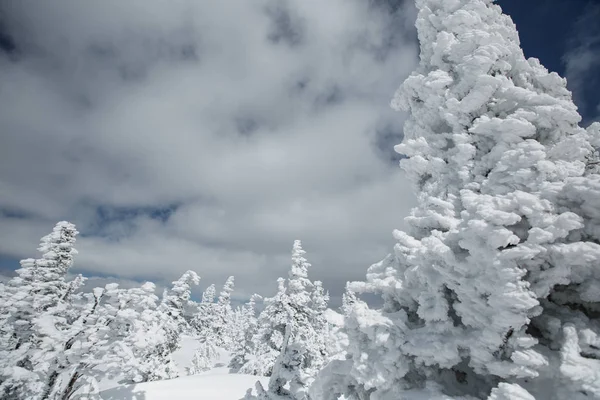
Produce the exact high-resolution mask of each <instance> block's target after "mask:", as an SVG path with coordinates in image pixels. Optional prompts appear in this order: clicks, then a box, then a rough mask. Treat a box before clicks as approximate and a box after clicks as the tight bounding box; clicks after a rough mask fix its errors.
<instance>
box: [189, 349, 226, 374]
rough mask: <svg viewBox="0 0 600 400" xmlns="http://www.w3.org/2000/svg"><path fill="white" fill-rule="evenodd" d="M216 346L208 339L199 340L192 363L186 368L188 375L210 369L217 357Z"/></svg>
mask: <svg viewBox="0 0 600 400" xmlns="http://www.w3.org/2000/svg"><path fill="white" fill-rule="evenodd" d="M218 357H219V353H218V351H217V348H216V347H215V346H214V345H213V343H211V342H210V341H205V342H201V343H200V344H199V346H198V348H197V349H196V351H195V352H194V358H193V359H192V365H191V366H190V367H189V368H188V369H187V372H188V375H196V374H199V373H201V372H204V371H208V370H209V369H211V368H212V367H213V366H214V364H215V361H216V360H217V359H218Z"/></svg>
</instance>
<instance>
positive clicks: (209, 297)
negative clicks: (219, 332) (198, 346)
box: [191, 284, 216, 340]
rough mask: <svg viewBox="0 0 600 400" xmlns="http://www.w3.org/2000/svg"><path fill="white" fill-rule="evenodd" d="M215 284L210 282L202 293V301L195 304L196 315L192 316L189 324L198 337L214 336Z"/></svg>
mask: <svg viewBox="0 0 600 400" xmlns="http://www.w3.org/2000/svg"><path fill="white" fill-rule="evenodd" d="M215 295H216V289H215V285H214V284H212V285H210V286H209V287H207V288H206V290H204V292H203V293H202V301H201V302H200V303H199V304H198V306H197V311H196V315H194V317H193V318H192V321H191V325H192V328H193V329H194V332H195V333H196V334H197V335H198V337H199V338H200V339H201V340H203V338H206V337H208V336H210V337H212V336H214V331H213V324H214V322H213V321H214V319H215V308H216V304H215Z"/></svg>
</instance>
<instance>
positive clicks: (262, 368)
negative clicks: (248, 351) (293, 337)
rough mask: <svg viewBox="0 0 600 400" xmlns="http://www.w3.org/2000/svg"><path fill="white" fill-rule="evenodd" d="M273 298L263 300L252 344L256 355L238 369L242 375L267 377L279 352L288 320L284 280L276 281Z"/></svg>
mask: <svg viewBox="0 0 600 400" xmlns="http://www.w3.org/2000/svg"><path fill="white" fill-rule="evenodd" d="M277 287H278V289H277V293H276V294H275V296H273V297H270V298H265V300H264V304H265V308H264V309H263V310H262V311H261V313H260V314H259V316H258V321H257V328H256V334H255V335H254V339H253V342H254V343H255V346H256V355H255V357H253V358H251V359H250V361H248V362H247V363H246V364H244V365H243V366H242V367H241V368H240V373H242V374H252V375H262V376H269V375H270V374H271V371H272V369H273V365H274V364H275V360H276V359H277V357H278V356H279V353H280V352H281V346H282V344H283V338H284V334H285V326H286V324H287V321H288V319H289V310H288V305H287V298H286V297H287V295H286V293H285V289H286V288H285V279H284V278H279V279H278V280H277Z"/></svg>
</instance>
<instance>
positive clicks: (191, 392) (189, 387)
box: [101, 337, 269, 400]
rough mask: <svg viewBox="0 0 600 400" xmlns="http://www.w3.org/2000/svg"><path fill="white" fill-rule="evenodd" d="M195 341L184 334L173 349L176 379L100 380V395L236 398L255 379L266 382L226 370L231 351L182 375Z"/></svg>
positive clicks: (135, 399) (156, 399) (119, 399)
mask: <svg viewBox="0 0 600 400" xmlns="http://www.w3.org/2000/svg"><path fill="white" fill-rule="evenodd" d="M197 347H198V342H197V341H196V340H195V339H194V338H192V337H184V338H183V340H182V343H181V349H179V350H178V351H176V352H175V353H173V359H174V360H175V362H176V363H177V365H178V366H179V369H180V375H181V376H180V377H179V378H177V379H171V380H165V381H158V382H146V383H140V384H137V385H127V386H116V385H117V384H115V383H114V382H108V381H106V382H102V385H101V387H102V389H104V391H102V393H101V395H102V398H103V399H105V400H188V399H190V400H192V399H193V400H239V399H241V398H243V397H244V395H245V394H246V390H248V389H249V388H254V385H255V383H256V381H257V380H260V381H262V382H263V385H266V384H267V382H268V380H269V378H263V377H258V376H254V375H241V374H230V373H229V369H228V368H227V364H228V363H229V359H230V357H231V355H230V354H229V353H228V352H226V351H224V350H220V351H219V358H218V359H217V360H216V361H215V366H214V368H213V369H211V370H210V371H207V372H204V373H202V374H198V375H193V376H186V368H187V367H188V366H189V365H190V364H191V362H192V358H193V357H194V352H195V350H196V348H197Z"/></svg>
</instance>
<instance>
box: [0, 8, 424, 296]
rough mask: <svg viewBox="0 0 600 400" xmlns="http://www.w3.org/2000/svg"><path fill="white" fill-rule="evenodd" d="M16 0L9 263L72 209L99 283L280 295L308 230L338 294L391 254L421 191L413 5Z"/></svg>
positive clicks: (6, 77)
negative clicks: (189, 276) (229, 280)
mask: <svg viewBox="0 0 600 400" xmlns="http://www.w3.org/2000/svg"><path fill="white" fill-rule="evenodd" d="M4 4H5V5H4V6H1V7H4V9H3V10H2V11H3V13H0V14H3V15H5V16H6V18H5V21H4V22H3V26H4V29H5V30H6V32H7V33H4V36H2V37H4V38H5V39H2V40H4V42H6V43H8V41H10V43H12V46H13V47H12V48H11V49H10V51H9V49H8V47H7V46H4V47H3V48H4V49H5V51H4V53H3V54H4V55H3V56H0V73H1V74H2V76H3V83H2V86H1V87H0V103H1V104H3V107H2V108H1V109H0V132H2V146H0V193H2V196H0V210H3V211H4V212H3V213H0V233H1V234H2V237H3V238H5V239H4V240H3V241H2V242H1V243H0V254H4V255H6V256H11V257H28V256H33V252H32V250H33V249H35V247H36V244H37V241H38V239H39V237H40V236H42V235H44V234H46V233H48V232H49V231H50V229H51V227H52V225H53V223H54V222H55V221H57V220H59V219H68V220H71V221H72V222H74V223H76V224H77V226H78V229H79V230H80V231H81V232H82V236H81V237H80V239H79V241H78V249H79V251H80V254H79V255H78V258H77V267H78V269H79V270H80V271H83V272H84V273H86V274H88V275H95V274H96V275H100V276H106V275H116V276H118V277H120V278H122V279H124V280H129V279H140V280H141V279H153V280H156V281H157V283H159V284H161V283H162V284H164V283H165V282H169V281H171V280H173V279H175V278H176V277H177V275H178V274H180V273H181V272H183V271H185V270H187V269H194V270H196V271H197V272H198V273H199V274H200V275H201V276H202V278H203V284H206V285H207V284H209V283H212V282H215V283H217V284H221V283H222V282H223V281H224V279H225V277H226V276H228V275H230V274H233V275H236V277H237V278H238V279H237V286H238V288H239V289H240V291H239V295H240V296H244V295H247V294H248V293H251V292H253V291H259V292H261V293H265V294H269V293H270V292H273V291H274V290H275V279H276V278H277V276H280V275H282V274H284V273H285V272H286V271H287V269H288V265H289V253H290V248H291V244H292V241H293V240H294V239H297V238H299V239H302V240H303V242H304V244H305V248H306V250H307V251H308V257H309V259H310V261H311V262H312V263H313V265H314V268H313V276H314V277H315V278H317V279H323V280H324V281H325V284H326V285H327V286H328V287H329V288H330V289H331V290H332V292H333V294H334V295H337V294H339V291H340V290H341V288H342V286H343V284H344V283H345V281H346V280H348V279H357V278H360V277H362V276H364V273H365V270H366V268H367V267H368V266H369V264H370V263H372V262H375V261H377V260H378V259H379V258H381V257H383V256H384V255H385V254H386V253H387V252H388V251H389V250H390V249H391V245H392V244H393V240H392V238H391V231H392V229H394V228H400V227H402V218H403V217H404V216H405V215H406V214H407V212H408V209H409V208H410V207H411V206H412V204H413V202H414V199H413V197H412V194H411V191H410V190H409V188H408V186H407V183H406V181H405V179H404V177H403V175H402V173H401V171H400V170H399V168H398V167H397V165H396V164H395V160H396V159H395V158H394V156H393V155H392V153H391V151H390V150H391V148H392V146H393V144H396V143H397V142H398V141H399V140H400V139H401V129H402V128H401V127H402V121H403V115H401V114H398V113H395V112H393V111H391V110H390V109H389V107H388V103H389V99H390V98H391V96H392V94H393V93H394V91H395V90H396V88H397V86H398V85H399V84H400V83H401V82H402V80H403V79H404V78H405V77H406V76H407V74H408V73H409V72H410V71H411V70H412V69H413V68H414V65H415V63H416V62H417V49H416V42H415V38H414V32H413V29H412V20H413V18H414V9H413V8H412V7H411V6H402V5H401V4H400V3H397V4H396V3H394V4H392V3H385V4H383V5H381V4H378V3H377V2H369V1H366V0H351V1H344V0H331V1H328V2H317V1H306V0H288V1H285V2H275V1H272V0H264V1H257V2H247V1H242V0H240V1H235V2H225V3H224V2H218V1H212V0H211V1H203V2H198V1H193V0H176V1H171V2H164V1H158V0H155V1H148V0H145V1H141V0H136V1H127V2H121V1H116V0H104V1H86V2H80V1H75V0H52V1H47V2H41V3H40V2H36V3H35V4H36V5H35V7H34V6H32V4H31V2H30V1H28V0H24V1H19V2H17V1H9V2H5V3H4ZM390 4H391V5H390ZM6 38H8V39H6ZM4 42H3V43H4Z"/></svg>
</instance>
